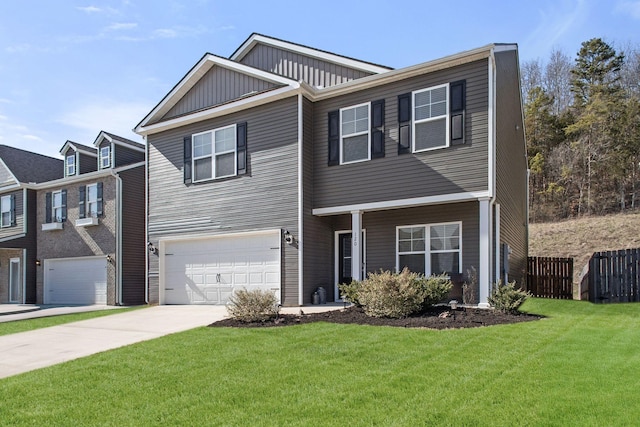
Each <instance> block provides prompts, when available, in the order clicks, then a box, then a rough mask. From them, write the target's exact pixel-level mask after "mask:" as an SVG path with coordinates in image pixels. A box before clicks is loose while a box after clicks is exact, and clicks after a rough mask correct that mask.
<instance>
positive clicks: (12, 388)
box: [0, 299, 640, 426]
mask: <svg viewBox="0 0 640 427" xmlns="http://www.w3.org/2000/svg"><path fill="white" fill-rule="evenodd" d="M523 309H524V310H526V311H530V312H535V313H539V314H543V315H545V316H548V317H547V318H545V319H543V320H540V321H535V322H526V323H519V324H513V325H503V326H492V327H487V328H475V329H462V330H446V331H433V330H418V329H402V328H391V327H371V326H358V325H336V324H327V323H315V324H308V325H300V326H292V327H286V328H267V329H231V328H198V329H194V330H191V331H187V332H184V333H179V334H174V335H169V336H167V337H163V338H160V339H156V340H152V341H147V342H143V343H140V344H136V345H133V346H129V347H124V348H121V349H117V350H113V351H109V352H105V353H101V354H98V355H95V356H91V357H87V358H84V359H80V360H76V361H72V362H69V363H66V364H63V365H58V366H54V367H50V368H45V369H41V370H38V371H34V372H30V373H26V374H22V375H19V376H15V377H10V378H6V379H3V380H0V387H1V389H2V399H0V424H3V425H12V426H13V425H18V426H20V425H48V426H57V425H118V426H128V425H129V426H138V425H194V426H200V425H232V426H327V425H328V426H331V425H356V426H359V425H362V426H422V425H429V426H430V425H469V426H482V425H487V426H513V425H519V426H526V425H533V426H538V425H545V426H548V425H554V426H556V425H557V426H602V425H611V426H614V425H615V426H624V425H637V424H638V413H639V412H640V400H639V399H638V398H637V394H638V377H639V374H640V304H636V305H633V304H622V305H598V306H596V305H591V304H589V303H587V302H580V301H553V300H541V299H533V300H529V301H527V302H526V303H525V305H524V306H523Z"/></svg>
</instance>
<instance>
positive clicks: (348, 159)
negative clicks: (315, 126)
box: [340, 102, 371, 164]
mask: <svg viewBox="0 0 640 427" xmlns="http://www.w3.org/2000/svg"><path fill="white" fill-rule="evenodd" d="M369 107H370V103H369V102H368V103H366V104H360V105H355V106H353V107H347V108H342V109H341V110H340V163H341V164H344V163H354V162H362V161H365V160H370V159H371V144H370V133H369V130H370V128H371V127H370V126H369Z"/></svg>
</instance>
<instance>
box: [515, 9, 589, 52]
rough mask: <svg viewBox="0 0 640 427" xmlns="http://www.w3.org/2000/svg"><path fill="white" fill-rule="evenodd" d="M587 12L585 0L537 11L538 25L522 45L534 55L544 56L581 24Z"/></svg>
mask: <svg viewBox="0 0 640 427" xmlns="http://www.w3.org/2000/svg"><path fill="white" fill-rule="evenodd" d="M588 12H589V5H588V4H587V1H586V0H570V1H560V2H557V3H555V2H554V3H552V5H551V6H549V7H547V8H546V9H544V10H540V11H539V20H538V22H539V24H538V26H537V27H536V28H534V29H533V31H531V33H530V34H529V35H528V36H527V38H526V39H525V42H524V43H523V45H526V46H528V47H529V49H528V50H529V51H530V52H531V53H532V54H533V55H532V56H536V54H546V53H547V52H549V51H550V50H551V49H552V48H553V46H557V45H558V43H559V40H561V39H562V38H563V37H565V36H566V35H567V34H570V33H571V32H572V31H575V29H576V28H577V27H578V26H579V25H580V24H581V23H582V22H584V20H585V19H586V17H587V14H588Z"/></svg>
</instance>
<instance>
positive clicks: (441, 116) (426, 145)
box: [412, 83, 449, 153]
mask: <svg viewBox="0 0 640 427" xmlns="http://www.w3.org/2000/svg"><path fill="white" fill-rule="evenodd" d="M448 94H449V84H448V83H447V84H443V85H440V86H434V87H431V88H428V89H422V90H417V91H415V92H413V93H412V96H413V111H412V113H413V132H412V134H413V152H414V153H415V152H418V151H427V150H433V149H436V148H443V147H448V146H449V97H448Z"/></svg>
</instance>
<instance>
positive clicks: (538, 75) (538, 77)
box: [520, 59, 542, 103]
mask: <svg viewBox="0 0 640 427" xmlns="http://www.w3.org/2000/svg"><path fill="white" fill-rule="evenodd" d="M520 73H521V78H522V99H523V100H524V102H525V103H526V102H528V101H529V98H528V97H529V94H530V93H531V90H532V89H533V88H535V87H542V65H541V63H540V60H539V59H532V60H530V61H526V62H524V63H523V64H522V66H521V67H520Z"/></svg>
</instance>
